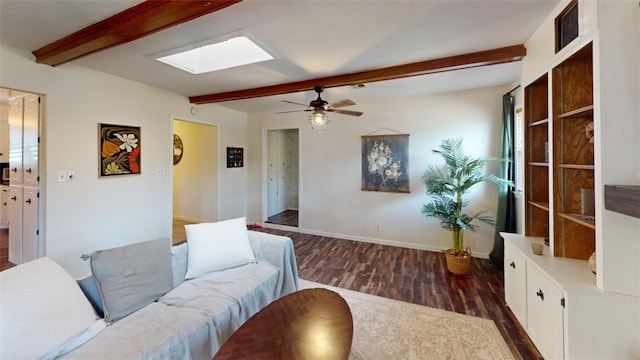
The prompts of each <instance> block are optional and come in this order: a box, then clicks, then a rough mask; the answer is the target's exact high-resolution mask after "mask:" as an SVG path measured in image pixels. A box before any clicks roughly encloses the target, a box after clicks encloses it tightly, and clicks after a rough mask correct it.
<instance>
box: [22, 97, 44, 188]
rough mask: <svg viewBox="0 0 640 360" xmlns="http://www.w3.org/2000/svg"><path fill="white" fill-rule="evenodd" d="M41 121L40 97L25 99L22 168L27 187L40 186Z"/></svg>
mask: <svg viewBox="0 0 640 360" xmlns="http://www.w3.org/2000/svg"><path fill="white" fill-rule="evenodd" d="M39 119H40V97H39V96H38V95H28V96H26V97H25V98H24V118H23V122H22V132H23V135H22V147H23V150H22V168H23V171H24V174H23V177H24V178H23V181H24V184H25V185H33V186H38V123H39Z"/></svg>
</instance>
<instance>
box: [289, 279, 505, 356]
mask: <svg viewBox="0 0 640 360" xmlns="http://www.w3.org/2000/svg"><path fill="white" fill-rule="evenodd" d="M317 287H321V288H326V289H329V290H332V291H335V292H337V293H338V294H340V295H341V296H342V297H343V298H344V299H345V300H346V301H347V304H349V308H350V309H351V314H352V315H353V344H352V346H351V356H350V357H349V359H351V360H361V359H362V360H377V359H380V360H382V359H384V360H388V359H394V360H401V359H402V360H413V359H416V360H418V359H491V360H495V359H513V355H512V354H511V351H510V350H509V348H508V346H507V344H506V343H505V341H504V339H503V338H502V335H500V332H499V331H498V328H497V327H496V325H495V324H494V322H493V321H492V320H488V319H482V318H479V317H475V316H469V315H463V314H458V313H455V312H451V311H446V310H440V309H434V308H431V307H428V306H422V305H416V304H410V303H406V302H402V301H397V300H392V299H387V298H384V297H380V296H373V295H368V294H364V293H359V292H356V291H350V290H345V289H341V288H336V287H333V286H327V285H323V284H318V283H314V282H311V281H307V280H302V279H300V288H301V289H308V288H317Z"/></svg>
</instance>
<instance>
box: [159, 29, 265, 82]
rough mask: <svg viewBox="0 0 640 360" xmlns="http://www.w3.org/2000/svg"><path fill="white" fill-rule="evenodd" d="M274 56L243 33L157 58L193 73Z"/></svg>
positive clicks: (239, 64) (245, 63) (226, 67)
mask: <svg viewBox="0 0 640 360" xmlns="http://www.w3.org/2000/svg"><path fill="white" fill-rule="evenodd" d="M273 58H274V57H273V56H272V55H271V54H270V53H268V52H267V51H266V50H265V49H264V48H262V47H261V46H259V45H258V44H256V43H255V42H254V41H252V40H251V39H250V38H248V37H247V36H244V35H242V36H236V37H232V38H230V39H227V40H224V41H220V42H216V43H213V44H208V45H203V46H198V47H196V48H194V49H189V50H186V51H182V52H178V53H174V54H171V55H166V56H162V57H158V58H156V60H158V61H161V62H163V63H165V64H168V65H171V66H174V67H176V68H178V69H180V70H184V71H188V72H190V73H192V74H203V73H207V72H211V71H216V70H222V69H228V68H232V67H236V66H241V65H247V64H253V63H257V62H261V61H266V60H273Z"/></svg>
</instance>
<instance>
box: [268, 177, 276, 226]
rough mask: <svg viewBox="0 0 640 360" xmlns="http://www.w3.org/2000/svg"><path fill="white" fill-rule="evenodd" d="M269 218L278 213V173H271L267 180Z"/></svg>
mask: <svg viewBox="0 0 640 360" xmlns="http://www.w3.org/2000/svg"><path fill="white" fill-rule="evenodd" d="M267 203H268V204H267V205H268V206H267V216H273V215H275V214H277V213H278V172H277V171H269V175H268V179H267Z"/></svg>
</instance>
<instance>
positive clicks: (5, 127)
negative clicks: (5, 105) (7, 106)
mask: <svg viewBox="0 0 640 360" xmlns="http://www.w3.org/2000/svg"><path fill="white" fill-rule="evenodd" d="M0 162H9V122H8V121H2V119H0Z"/></svg>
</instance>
